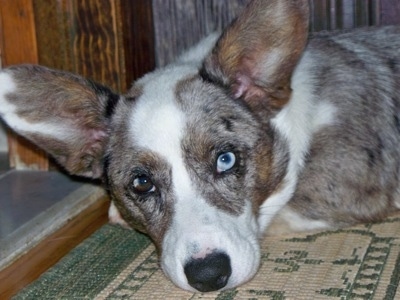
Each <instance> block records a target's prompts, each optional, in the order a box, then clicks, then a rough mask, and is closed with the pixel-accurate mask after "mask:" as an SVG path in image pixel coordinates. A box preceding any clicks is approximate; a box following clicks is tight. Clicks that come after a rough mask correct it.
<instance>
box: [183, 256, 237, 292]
mask: <svg viewBox="0 0 400 300" xmlns="http://www.w3.org/2000/svg"><path fill="white" fill-rule="evenodd" d="M184 270H185V275H186V278H187V280H188V282H189V284H190V285H191V286H192V287H194V288H195V289H196V290H198V291H200V292H210V291H216V290H219V289H221V288H223V287H224V286H225V285H226V284H227V282H228V280H229V277H230V276H231V273H232V269H231V261H230V259H229V256H228V255H226V254H225V253H221V252H213V253H211V254H208V255H207V256H206V257H204V258H198V259H191V260H189V261H188V262H187V263H186V265H185V269H184Z"/></svg>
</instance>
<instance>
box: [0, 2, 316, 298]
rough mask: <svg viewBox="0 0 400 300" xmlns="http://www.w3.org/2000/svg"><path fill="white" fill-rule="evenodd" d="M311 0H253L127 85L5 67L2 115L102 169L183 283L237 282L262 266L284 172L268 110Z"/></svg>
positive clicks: (69, 166)
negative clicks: (269, 204)
mask: <svg viewBox="0 0 400 300" xmlns="http://www.w3.org/2000/svg"><path fill="white" fill-rule="evenodd" d="M304 2H306V1H281V0H274V1H264V0H259V1H253V2H251V3H250V4H249V5H248V7H247V8H246V9H245V11H244V13H243V14H242V15H241V16H240V17H239V18H238V19H237V20H236V21H235V22H234V23H233V24H232V25H231V26H230V27H229V28H228V29H227V30H226V31H225V32H224V33H223V34H222V36H221V37H220V38H219V39H218V41H217V43H216V45H215V47H214V48H213V49H212V51H211V52H210V50H211V46H210V45H211V44H214V42H215V39H214V40H213V38H209V39H207V40H206V41H205V42H203V43H201V44H200V45H199V46H198V47H197V48H195V49H194V50H192V51H190V52H189V53H188V54H186V55H185V56H183V57H182V58H181V59H180V60H178V61H177V62H176V63H174V64H172V65H170V66H168V67H166V68H164V69H160V70H156V71H155V72H153V73H151V74H148V75H146V76H145V77H143V78H142V79H140V80H139V81H137V82H136V83H135V84H134V86H133V87H132V89H131V90H130V91H129V92H128V93H127V95H125V96H119V95H116V94H114V93H113V92H111V91H110V90H109V89H108V88H106V87H104V86H101V85H98V84H96V83H93V82H91V81H88V80H85V79H83V78H81V77H79V76H76V75H72V74H69V73H65V72H60V71H55V70H50V69H47V68H44V67H39V66H16V67H12V68H9V69H5V70H3V72H2V73H0V116H1V117H2V118H3V120H4V121H5V122H6V123H7V124H8V125H9V126H10V127H11V128H13V129H14V130H15V131H17V132H18V133H20V134H21V135H23V136H25V137H27V138H28V139H30V140H31V141H33V142H34V143H36V144H37V145H39V146H40V147H42V148H44V149H45V150H46V151H47V152H48V153H50V154H51V155H52V156H53V157H54V158H55V159H56V160H57V161H58V162H59V163H60V164H61V165H63V166H64V167H65V168H66V170H68V171H69V172H70V173H72V174H76V175H81V176H87V177H92V178H103V179H104V181H105V183H106V185H107V187H108V189H109V191H110V195H111V197H112V200H113V201H114V203H115V205H116V206H117V208H118V210H119V212H120V213H121V215H122V217H123V219H124V220H125V221H126V222H127V223H128V224H129V225H131V226H132V227H134V228H137V229H139V230H141V231H143V232H146V233H147V234H148V235H149V236H150V237H151V238H152V240H153V241H154V243H155V244H156V246H157V248H158V250H159V252H160V256H161V265H162V267H163V270H164V271H165V273H166V274H167V275H168V276H169V277H170V278H171V279H172V281H173V282H175V283H176V284H177V285H178V286H180V287H182V288H184V289H188V290H198V291H211V290H218V289H221V288H229V287H233V286H236V285H238V284H241V283H243V282H245V281H247V280H249V279H250V278H251V277H252V276H253V275H254V274H255V272H256V271H257V268H258V265H259V260H260V253H259V252H260V251H259V244H258V238H259V236H260V226H259V223H258V218H259V217H260V216H259V207H260V205H261V204H262V203H263V202H264V201H265V200H266V199H267V198H268V197H269V196H270V195H271V194H273V193H274V192H275V191H277V190H278V189H279V187H280V184H282V181H283V178H284V175H285V172H286V171H285V168H286V164H287V152H286V150H285V147H286V145H285V144H284V142H280V140H278V139H276V137H275V134H274V130H273V128H271V126H270V125H269V122H268V119H269V118H270V117H271V116H272V115H274V114H275V113H276V112H277V111H279V110H280V109H281V108H282V107H283V106H284V105H285V104H286V103H287V102H288V101H289V99H290V93H291V90H290V78H291V75H292V72H293V70H294V68H295V66H296V63H297V61H298V59H299V57H300V55H301V52H302V50H303V49H304V46H305V42H306V35H307V20H308V15H307V6H306V4H305V3H304ZM207 53H209V54H207Z"/></svg>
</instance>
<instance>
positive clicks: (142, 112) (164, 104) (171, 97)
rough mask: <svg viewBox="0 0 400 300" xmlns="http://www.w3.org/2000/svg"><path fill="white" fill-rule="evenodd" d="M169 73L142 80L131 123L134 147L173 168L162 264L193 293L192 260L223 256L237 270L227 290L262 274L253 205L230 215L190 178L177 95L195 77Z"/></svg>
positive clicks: (183, 286) (183, 118) (178, 70)
mask: <svg viewBox="0 0 400 300" xmlns="http://www.w3.org/2000/svg"><path fill="white" fill-rule="evenodd" d="M169 71H170V72H168V70H167V72H166V73H167V74H165V73H163V74H157V73H156V74H153V75H152V76H151V77H145V78H144V79H143V80H142V81H141V82H140V83H142V84H143V82H144V85H143V94H142V95H141V96H140V97H139V98H138V99H137V103H136V104H135V108H134V111H133V115H132V118H131V122H130V133H131V135H132V136H133V139H134V144H135V145H136V146H138V147H140V148H141V149H144V151H146V149H147V150H148V151H149V152H152V153H153V154H154V153H156V154H157V155H158V156H159V157H160V159H162V160H163V161H166V162H167V163H168V164H169V166H170V168H171V176H172V178H171V182H172V191H173V198H174V199H173V205H174V207H173V209H172V210H173V212H174V213H173V214H172V220H170V222H168V223H169V224H170V227H169V228H168V229H167V230H166V233H165V236H164V238H163V241H162V257H161V259H162V261H161V264H162V267H163V269H164V271H165V272H166V274H167V275H168V276H169V277H170V278H171V280H172V281H173V282H174V283H175V284H177V285H178V286H180V287H181V288H183V289H187V290H192V291H193V290H194V289H193V288H192V287H191V286H190V285H189V284H188V281H187V279H186V275H185V272H184V266H185V264H186V263H187V262H188V260H190V259H191V258H194V259H195V258H203V257H205V256H206V255H207V254H209V253H211V252H213V251H218V252H223V253H225V254H227V255H228V256H229V258H230V264H231V268H232V275H231V277H230V279H229V282H228V284H227V285H226V287H225V288H229V287H232V286H236V285H238V284H240V283H243V282H244V281H247V280H249V279H250V278H251V277H252V276H253V275H254V273H255V272H256V271H257V267H258V264H259V259H260V252H259V246H258V241H257V238H258V226H257V222H256V218H255V216H254V215H253V213H252V207H251V204H250V202H246V205H245V207H244V209H243V213H242V214H241V215H239V216H237V215H230V214H228V213H227V212H225V211H223V210H219V209H218V208H217V207H215V206H212V205H211V204H209V202H207V200H206V199H205V198H204V197H203V196H202V193H201V187H199V186H198V185H196V184H194V181H193V179H192V178H191V176H195V175H191V174H192V173H190V174H189V172H188V169H187V168H188V167H187V166H186V164H185V158H184V153H183V150H182V140H183V137H184V135H185V134H189V133H188V131H186V122H187V119H186V116H185V113H184V112H183V111H182V109H181V107H180V106H179V104H178V103H177V102H176V101H175V94H174V93H175V86H176V85H177V83H179V81H180V80H182V78H185V77H184V75H185V74H186V77H187V75H189V74H190V73H189V72H187V73H185V69H181V68H176V70H175V71H174V70H173V69H170V70H169ZM177 74H179V75H177ZM182 74H183V75H182ZM193 140H196V139H195V138H194V139H193ZM205 184H207V183H205Z"/></svg>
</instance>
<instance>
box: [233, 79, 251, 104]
mask: <svg viewBox="0 0 400 300" xmlns="http://www.w3.org/2000/svg"><path fill="white" fill-rule="evenodd" d="M250 86H251V79H250V77H248V76H246V75H244V74H242V73H238V74H237V75H236V80H235V83H234V84H233V85H232V89H233V96H234V97H235V98H236V99H237V98H240V97H243V96H244V95H245V94H246V93H247V92H248V91H249V89H250Z"/></svg>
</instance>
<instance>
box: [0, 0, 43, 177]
mask: <svg viewBox="0 0 400 300" xmlns="http://www.w3.org/2000/svg"><path fill="white" fill-rule="evenodd" d="M32 2H33V0H13V1H9V0H0V20H1V29H0V32H1V34H0V36H1V43H0V47H1V52H2V65H3V67H6V66H9V65H13V64H20V63H38V61H39V60H38V52H37V43H36V30H35V29H36V27H35V21H34V12H33V3H32ZM8 136H9V138H8V145H9V159H10V167H12V168H17V169H35V170H47V169H48V166H49V163H48V159H47V156H46V154H45V153H44V152H43V151H41V150H40V149H38V148H37V147H35V146H32V145H31V144H30V143H29V142H28V141H26V140H25V139H23V138H21V137H19V136H17V135H15V134H14V133H11V132H10V133H9V135H8Z"/></svg>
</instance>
